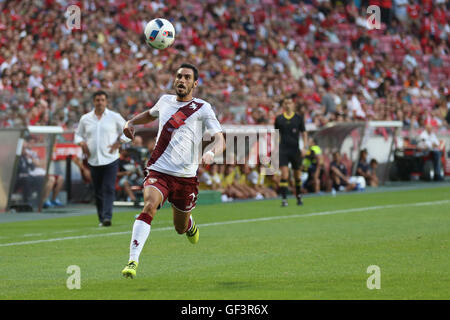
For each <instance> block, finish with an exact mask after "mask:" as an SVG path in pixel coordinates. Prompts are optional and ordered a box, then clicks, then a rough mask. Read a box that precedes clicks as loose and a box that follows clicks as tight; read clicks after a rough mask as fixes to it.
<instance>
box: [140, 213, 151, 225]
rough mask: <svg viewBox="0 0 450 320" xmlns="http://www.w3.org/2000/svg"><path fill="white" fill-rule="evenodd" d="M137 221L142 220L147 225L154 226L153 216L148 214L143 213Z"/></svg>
mask: <svg viewBox="0 0 450 320" xmlns="http://www.w3.org/2000/svg"><path fill="white" fill-rule="evenodd" d="M136 220H142V221H144V222H145V223H147V224H149V225H151V224H152V220H153V218H152V216H151V215H149V214H148V213H145V212H141V214H140V215H139V216H138V217H137V218H136Z"/></svg>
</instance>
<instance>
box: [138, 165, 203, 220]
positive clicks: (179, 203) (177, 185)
mask: <svg viewBox="0 0 450 320" xmlns="http://www.w3.org/2000/svg"><path fill="white" fill-rule="evenodd" d="M143 185H144V188H147V187H153V188H156V189H157V190H158V191H159V192H161V194H162V201H161V203H160V205H159V206H158V209H159V208H161V207H162V206H163V204H164V202H165V201H166V200H169V202H170V203H171V204H172V205H173V206H174V207H175V208H177V209H178V210H180V211H185V212H189V211H191V210H192V209H194V208H195V204H196V203H197V195H198V180H197V177H192V178H182V177H175V176H171V175H169V174H165V173H162V172H158V171H154V170H150V171H149V173H148V174H147V176H146V177H145V179H144V183H143Z"/></svg>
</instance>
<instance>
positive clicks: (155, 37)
mask: <svg viewBox="0 0 450 320" xmlns="http://www.w3.org/2000/svg"><path fill="white" fill-rule="evenodd" d="M144 34H145V42H146V43H147V44H148V45H149V46H151V47H153V48H155V49H159V50H162V49H166V48H167V47H169V46H170V45H172V43H173V42H174V41H175V29H174V27H173V25H172V24H171V23H170V21H168V20H166V19H162V18H157V19H153V20H152V21H150V22H149V23H147V25H146V26H145V30H144Z"/></svg>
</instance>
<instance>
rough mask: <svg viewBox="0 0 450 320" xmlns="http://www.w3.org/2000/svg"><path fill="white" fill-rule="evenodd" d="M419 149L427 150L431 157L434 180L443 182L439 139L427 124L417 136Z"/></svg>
mask: <svg viewBox="0 0 450 320" xmlns="http://www.w3.org/2000/svg"><path fill="white" fill-rule="evenodd" d="M419 147H420V148H422V149H425V150H429V151H430V153H431V154H432V157H433V163H434V172H435V179H436V180H443V179H444V177H442V176H441V156H442V153H441V149H440V142H439V139H438V138H437V137H436V135H435V134H434V132H433V127H432V125H431V124H429V123H427V124H426V126H425V130H423V131H422V133H421V134H420V136H419Z"/></svg>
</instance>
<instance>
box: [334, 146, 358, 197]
mask: <svg viewBox="0 0 450 320" xmlns="http://www.w3.org/2000/svg"><path fill="white" fill-rule="evenodd" d="M330 177H331V180H332V187H333V189H334V190H336V191H351V190H354V189H355V188H356V184H354V183H351V182H350V181H349V178H350V177H349V176H348V172H347V167H346V165H345V164H344V163H343V162H342V158H341V154H340V153H339V152H338V151H335V152H334V153H333V161H332V162H331V163H330Z"/></svg>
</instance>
